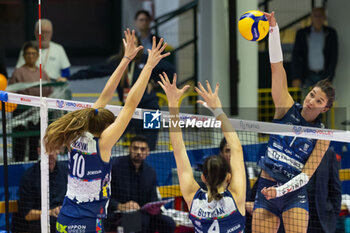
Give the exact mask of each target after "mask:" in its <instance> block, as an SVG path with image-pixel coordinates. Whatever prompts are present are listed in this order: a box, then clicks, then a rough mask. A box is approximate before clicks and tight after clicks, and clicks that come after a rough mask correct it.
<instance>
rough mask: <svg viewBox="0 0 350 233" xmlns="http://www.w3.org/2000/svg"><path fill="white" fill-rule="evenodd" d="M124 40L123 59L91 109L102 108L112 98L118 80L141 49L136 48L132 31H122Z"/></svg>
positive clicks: (140, 47) (139, 47)
mask: <svg viewBox="0 0 350 233" xmlns="http://www.w3.org/2000/svg"><path fill="white" fill-rule="evenodd" d="M124 35H125V39H124V38H123V43H124V47H125V52H124V57H123V59H122V60H121V61H120V63H119V65H118V67H117V69H115V71H114V72H113V74H112V75H111V77H110V78H109V79H108V81H107V83H106V85H105V87H104V88H103V91H102V93H101V95H100V96H99V97H98V99H97V100H96V102H95V103H94V105H93V108H104V107H105V106H106V105H107V104H108V102H109V101H111V99H112V98H113V95H114V93H115V89H116V88H117V86H118V84H119V82H120V79H121V78H122V76H123V73H124V71H125V70H126V68H127V67H128V65H129V63H130V61H131V60H132V59H134V57H135V56H136V54H137V53H138V52H139V51H140V50H141V49H143V47H142V46H138V47H137V46H136V45H135V40H136V37H135V31H134V30H132V32H130V30H129V29H127V30H126V31H124Z"/></svg>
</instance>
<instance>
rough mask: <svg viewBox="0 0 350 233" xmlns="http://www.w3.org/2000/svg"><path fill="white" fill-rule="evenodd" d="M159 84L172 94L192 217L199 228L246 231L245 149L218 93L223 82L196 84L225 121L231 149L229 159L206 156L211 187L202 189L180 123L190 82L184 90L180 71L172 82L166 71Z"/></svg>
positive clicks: (175, 142) (174, 133)
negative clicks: (181, 102) (182, 102)
mask: <svg viewBox="0 0 350 233" xmlns="http://www.w3.org/2000/svg"><path fill="white" fill-rule="evenodd" d="M160 78H161V80H162V81H161V82H158V83H159V85H160V86H161V87H162V88H163V90H164V92H165V93H166V96H167V98H168V105H169V112H170V120H171V121H172V122H173V123H171V124H170V141H171V144H172V146H173V148H174V156H175V160H176V166H177V174H178V177H179V182H180V189H181V193H182V195H183V197H184V199H185V201H186V203H187V206H188V207H189V209H190V220H191V221H192V223H193V225H194V227H195V231H196V232H210V233H214V232H233V233H234V232H242V231H243V230H244V226H245V197H246V178H245V175H246V174H245V167H244V160H243V151H242V146H241V143H240V140H239V138H238V136H237V134H236V132H235V130H234V129H233V127H232V125H231V123H230V121H229V120H228V118H227V116H226V114H225V113H224V112H223V111H222V107H221V102H220V99H219V97H218V90H219V84H217V85H216V88H215V91H214V92H212V90H211V87H210V84H209V83H208V82H207V90H205V89H204V87H203V86H202V85H201V84H200V83H198V85H199V87H198V88H195V89H196V91H197V92H198V94H199V95H200V96H201V97H203V99H204V101H205V102H204V101H201V100H200V101H199V103H201V104H203V105H204V106H205V107H207V108H209V110H211V111H212V112H213V114H214V116H215V118H216V120H218V121H221V128H222V132H223V134H224V136H225V139H226V141H227V144H228V146H229V147H230V149H231V157H230V160H229V161H228V160H227V159H225V158H224V157H223V156H220V155H215V156H210V157H208V158H206V160H205V162H204V165H203V174H202V176H201V178H202V181H203V182H204V183H205V184H206V186H207V190H208V191H205V190H203V189H201V188H200V187H199V185H198V183H197V182H196V181H195V179H194V177H193V172H192V167H191V164H190V161H189V159H188V155H187V152H186V148H185V144H184V140H183V137H182V132H181V129H180V127H179V100H180V97H181V96H182V95H183V94H184V92H185V91H186V89H187V88H188V87H189V86H188V85H187V86H185V87H184V88H182V89H181V90H179V89H177V87H176V75H174V79H173V83H170V81H169V79H168V77H167V75H166V74H165V73H163V76H161V77H160Z"/></svg>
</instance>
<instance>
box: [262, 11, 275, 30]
mask: <svg viewBox="0 0 350 233" xmlns="http://www.w3.org/2000/svg"><path fill="white" fill-rule="evenodd" d="M264 15H265V16H266V18H267V20H268V21H269V24H270V27H274V26H276V24H277V22H276V18H275V12H274V11H272V12H271V13H266V12H264Z"/></svg>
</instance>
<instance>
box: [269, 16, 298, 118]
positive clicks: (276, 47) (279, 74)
mask: <svg viewBox="0 0 350 233" xmlns="http://www.w3.org/2000/svg"><path fill="white" fill-rule="evenodd" d="M264 15H265V16H266V17H267V19H268V20H269V23H270V33H269V55H270V63H271V74H272V80H271V83H272V87H271V94H272V99H273V102H274V104H275V108H276V110H275V116H274V118H275V119H281V118H282V117H283V116H284V115H285V114H286V113H287V111H288V110H289V108H290V107H292V106H293V104H294V100H293V98H292V96H291V95H290V94H289V92H288V83H287V75H286V71H285V70H284V67H283V54H282V48H281V41H280V34H279V28H278V25H277V22H276V18H275V13H274V12H272V13H271V14H268V13H264Z"/></svg>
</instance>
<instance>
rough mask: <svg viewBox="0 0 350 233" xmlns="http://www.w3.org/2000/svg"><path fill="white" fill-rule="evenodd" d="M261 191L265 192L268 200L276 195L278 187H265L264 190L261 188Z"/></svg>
mask: <svg viewBox="0 0 350 233" xmlns="http://www.w3.org/2000/svg"><path fill="white" fill-rule="evenodd" d="M261 193H262V194H264V196H265V198H266V199H267V200H270V199H273V198H275V197H276V195H277V194H276V188H275V187H273V186H272V187H268V188H266V187H264V188H263V189H262V190H261Z"/></svg>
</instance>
